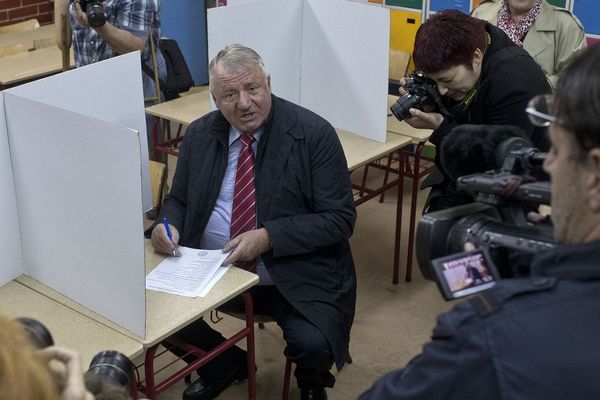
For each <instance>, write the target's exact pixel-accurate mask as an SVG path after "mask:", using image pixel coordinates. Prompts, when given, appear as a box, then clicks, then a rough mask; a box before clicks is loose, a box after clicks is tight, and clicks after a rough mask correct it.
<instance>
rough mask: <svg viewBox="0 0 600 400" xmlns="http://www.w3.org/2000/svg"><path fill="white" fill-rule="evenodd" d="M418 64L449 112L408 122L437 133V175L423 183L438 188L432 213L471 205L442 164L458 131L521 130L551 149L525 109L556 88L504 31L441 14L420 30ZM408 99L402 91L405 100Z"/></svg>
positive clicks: (418, 114)
mask: <svg viewBox="0 0 600 400" xmlns="http://www.w3.org/2000/svg"><path fill="white" fill-rule="evenodd" d="M413 58H414V62H415V66H416V68H417V70H420V71H422V72H423V74H424V75H425V76H426V77H428V78H431V79H433V81H435V83H436V84H437V90H438V91H439V93H440V94H441V95H442V102H443V103H444V105H445V107H446V109H447V110H449V115H447V116H444V115H442V114H441V113H440V112H437V110H436V111H435V112H429V111H431V110H425V111H422V110H419V109H417V108H411V109H410V110H409V112H410V114H411V115H412V116H411V117H409V118H406V119H405V120H406V122H407V123H408V124H409V125H411V126H413V127H415V128H425V129H433V130H434V132H433V134H432V135H431V138H430V139H429V140H430V141H431V142H432V143H433V144H435V145H436V147H437V149H438V152H437V154H436V166H437V170H435V171H433V172H432V173H431V174H430V175H429V177H427V178H426V179H425V181H424V182H423V187H432V189H431V193H430V195H429V198H428V199H427V203H426V206H425V210H426V212H431V211H436V210H440V209H444V208H449V207H453V206H456V205H459V204H463V203H467V202H470V201H471V199H470V198H468V197H466V198H465V197H464V196H463V195H461V194H459V193H458V192H457V190H456V188H455V186H454V182H453V181H452V180H451V179H450V178H449V177H448V176H447V175H445V174H443V171H444V166H443V165H442V163H441V162H440V154H439V153H440V151H439V146H440V144H441V143H442V139H443V138H444V137H445V136H446V135H447V134H448V133H449V132H450V131H451V130H452V128H454V127H455V126H457V125H462V124H497V125H516V126H518V127H520V128H522V129H524V130H525V132H526V134H528V135H529V136H530V138H531V139H532V141H533V144H534V145H536V146H537V147H539V148H540V149H542V150H545V149H547V148H548V145H547V139H546V136H545V132H544V130H543V129H541V128H535V127H534V126H533V125H532V124H531V123H530V122H529V120H528V119H527V116H526V115H525V107H526V105H527V102H528V100H529V99H531V98H532V97H533V96H535V95H538V94H542V93H549V92H550V90H551V89H550V86H549V84H548V82H547V80H546V77H545V76H544V73H543V71H542V70H541V69H540V67H539V66H538V65H537V64H536V62H535V61H534V60H533V58H531V56H530V55H529V54H528V53H527V52H526V51H525V50H523V49H521V48H519V47H517V46H516V45H515V44H514V43H513V42H512V41H511V40H510V39H509V38H508V36H506V34H505V33H504V32H502V31H501V30H500V29H499V28H497V27H495V26H493V25H492V24H490V23H486V22H484V21H482V20H480V19H477V18H473V17H471V16H469V15H466V14H463V13H461V12H460V11H456V10H445V11H441V12H439V13H436V14H435V15H433V16H432V17H431V18H430V19H429V20H427V21H426V22H425V23H424V24H422V25H421V26H420V27H419V30H418V31H417V36H416V39H415V50H414V53H413ZM403 83H404V82H401V84H403ZM405 93H406V91H405V90H404V88H401V89H400V95H404V94H405ZM492 145H493V144H492ZM481 172H483V171H481Z"/></svg>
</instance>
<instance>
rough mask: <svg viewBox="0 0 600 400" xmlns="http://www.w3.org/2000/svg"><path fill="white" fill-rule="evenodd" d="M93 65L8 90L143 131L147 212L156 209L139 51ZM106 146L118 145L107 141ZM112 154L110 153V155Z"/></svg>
mask: <svg viewBox="0 0 600 400" xmlns="http://www.w3.org/2000/svg"><path fill="white" fill-rule="evenodd" d="M97 65H99V64H98V63H95V64H90V65H87V66H85V67H80V68H75V69H73V70H71V71H69V72H67V73H64V74H58V75H54V76H52V77H50V78H48V79H41V80H38V81H35V82H32V83H30V84H27V85H21V86H17V87H15V88H14V89H10V90H8V92H10V93H14V94H16V95H19V96H21V97H27V98H30V99H35V100H37V101H39V102H41V103H46V104H49V105H51V106H55V107H58V108H63V109H65V110H70V111H73V112H76V113H79V114H83V115H88V116H90V117H94V118H97V119H100V120H103V121H108V122H112V123H114V124H116V125H119V126H125V127H127V128H130V129H133V130H135V131H138V132H140V152H141V155H142V190H143V191H142V198H143V201H144V211H148V210H149V209H151V208H152V188H151V186H150V167H149V162H148V138H147V135H146V113H145V111H144V89H143V85H142V75H141V74H142V67H141V63H140V54H139V52H133V53H128V54H125V55H123V56H120V57H117V58H112V59H109V60H106V61H102V64H101V65H102V67H100V68H101V69H100V70H99V69H98V67H97ZM104 146H107V147H114V146H113V145H112V142H110V141H108V140H107V141H106V142H105V143H104ZM108 155H109V156H110V154H108Z"/></svg>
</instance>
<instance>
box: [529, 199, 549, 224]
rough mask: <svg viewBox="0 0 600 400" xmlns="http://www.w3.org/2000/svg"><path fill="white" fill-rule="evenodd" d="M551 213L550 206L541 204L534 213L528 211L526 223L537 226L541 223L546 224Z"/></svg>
mask: <svg viewBox="0 0 600 400" xmlns="http://www.w3.org/2000/svg"><path fill="white" fill-rule="evenodd" d="M551 213H552V208H551V207H550V206H547V205H544V204H541V205H540V206H539V207H538V210H537V212H536V211H529V212H528V213H527V221H529V222H531V223H533V224H539V223H541V222H548V220H549V219H550V215H551Z"/></svg>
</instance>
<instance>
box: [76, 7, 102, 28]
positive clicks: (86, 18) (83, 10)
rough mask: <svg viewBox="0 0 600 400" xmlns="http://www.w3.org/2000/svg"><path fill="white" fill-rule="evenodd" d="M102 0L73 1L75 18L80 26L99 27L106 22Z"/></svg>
mask: <svg viewBox="0 0 600 400" xmlns="http://www.w3.org/2000/svg"><path fill="white" fill-rule="evenodd" d="M103 2H104V1H103V0H102V1H101V0H79V1H77V2H76V3H73V10H74V11H75V18H77V21H78V22H79V24H81V25H82V26H86V27H87V26H91V27H92V28H100V27H101V26H103V25H104V24H105V23H106V15H104V5H103V4H102V3H103Z"/></svg>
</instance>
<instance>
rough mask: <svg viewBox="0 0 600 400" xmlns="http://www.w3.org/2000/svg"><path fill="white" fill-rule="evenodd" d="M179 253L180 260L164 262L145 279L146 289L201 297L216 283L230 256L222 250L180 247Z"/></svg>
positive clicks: (166, 260)
mask: <svg viewBox="0 0 600 400" xmlns="http://www.w3.org/2000/svg"><path fill="white" fill-rule="evenodd" d="M179 251H180V253H181V257H167V258H165V259H164V260H163V261H162V262H161V263H160V264H158V266H157V267H156V268H154V269H153V270H152V272H150V273H149V274H148V275H147V276H146V289H149V290H156V291H159V292H166V293H172V294H177V295H180V296H186V297H198V296H200V295H201V294H202V293H203V291H204V289H205V288H206V287H207V285H209V284H210V283H211V281H213V278H214V277H215V274H217V271H218V270H219V269H221V264H222V263H223V261H225V259H226V258H227V254H228V253H223V252H222V251H221V250H203V249H193V248H190V247H183V246H182V247H179ZM223 273H224V272H223ZM221 276H222V274H221ZM217 280H218V279H217ZM215 282H216V280H214V281H213V285H214V283H215Z"/></svg>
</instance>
